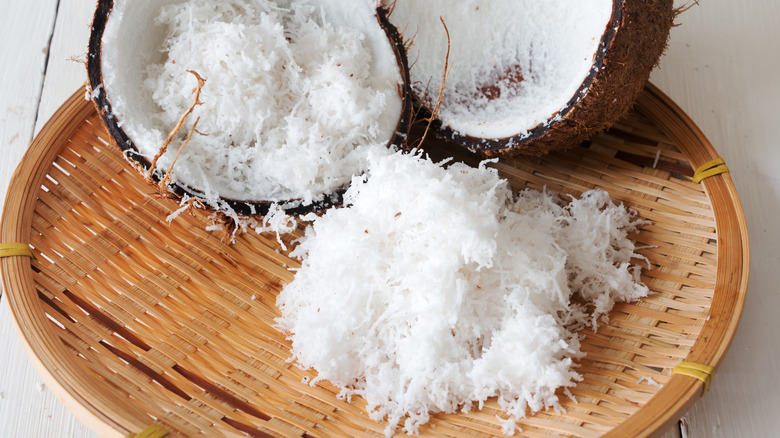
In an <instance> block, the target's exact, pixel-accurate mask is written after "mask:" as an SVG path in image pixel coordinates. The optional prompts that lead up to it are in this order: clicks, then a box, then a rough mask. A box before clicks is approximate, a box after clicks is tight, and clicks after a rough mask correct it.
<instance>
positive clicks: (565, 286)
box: [277, 153, 648, 435]
mask: <svg viewBox="0 0 780 438" xmlns="http://www.w3.org/2000/svg"><path fill="white" fill-rule="evenodd" d="M442 164H443V163H438V164H437V163H433V162H431V161H430V160H428V159H424V158H422V157H420V156H419V155H408V154H406V155H405V154H400V153H395V154H387V153H385V154H376V155H372V156H371V157H370V167H369V169H370V170H369V172H368V177H367V178H364V177H355V178H354V179H353V181H352V185H351V186H350V189H349V190H348V192H347V194H346V199H345V205H347V207H344V208H338V209H331V210H329V211H328V212H327V213H326V214H325V215H324V216H322V217H321V218H318V219H316V221H315V222H314V223H313V224H312V225H311V226H310V227H309V228H308V229H307V230H306V234H305V236H304V237H303V238H301V240H300V243H299V246H298V247H297V248H296V249H295V250H294V252H293V255H295V256H298V257H301V258H302V259H303V261H302V267H301V268H300V270H298V271H297V273H296V275H295V279H294V280H293V281H292V282H291V283H289V284H288V285H286V286H285V287H284V289H283V291H282V292H281V293H280V295H279V297H278V301H277V305H278V306H279V308H280V309H281V313H282V316H281V318H279V319H278V321H277V322H278V326H279V328H280V329H281V330H285V331H288V333H289V337H290V339H291V340H292V343H293V355H294V360H296V361H297V363H298V364H299V365H300V366H301V367H303V368H305V369H309V368H313V369H315V370H316V371H317V372H318V376H317V379H316V380H319V379H327V380H329V381H331V382H333V383H334V384H336V385H337V386H339V387H341V388H342V394H341V395H342V396H346V397H350V396H351V395H360V396H362V397H363V398H365V400H366V402H367V404H368V410H369V413H370V416H371V418H372V419H374V420H377V421H380V420H383V419H385V420H387V422H388V427H387V429H386V433H387V434H388V435H390V434H392V433H393V431H394V430H395V429H396V428H397V427H398V426H399V424H401V423H402V422H403V425H404V429H405V431H406V432H407V433H415V432H416V431H417V428H418V426H419V425H421V424H424V423H426V422H427V421H428V420H429V416H430V414H431V413H435V412H453V411H455V410H458V409H462V410H463V411H468V410H469V409H471V408H472V407H473V406H474V405H476V406H477V407H480V408H481V406H482V404H483V402H484V401H485V400H486V399H487V398H488V397H493V396H497V397H498V403H499V404H500V406H501V407H502V408H503V409H504V410H505V411H506V413H507V414H508V416H509V417H510V420H508V421H506V422H505V423H504V431H505V432H506V433H507V434H512V433H513V431H514V429H515V427H516V426H515V423H514V419H518V418H521V417H524V416H525V415H526V410H527V409H530V411H531V412H536V411H539V410H541V409H545V408H549V407H552V408H558V407H559V404H558V397H557V396H556V394H555V391H556V390H557V389H559V388H567V387H570V386H573V385H575V383H576V382H577V381H578V380H579V379H580V376H579V375H578V374H577V372H576V371H575V366H574V363H573V360H574V359H576V358H579V357H582V356H583V353H582V352H581V350H580V344H579V340H578V336H577V334H576V333H575V330H577V329H581V328H583V327H593V328H594V329H595V328H596V327H595V322H596V320H597V319H599V318H600V317H601V316H605V314H606V312H608V311H609V310H610V309H611V308H612V306H613V304H614V303H615V302H616V301H625V300H635V299H638V298H640V297H642V296H645V295H646V294H647V293H648V289H647V288H646V287H645V286H644V285H642V284H640V283H639V268H638V267H635V266H632V265H631V264H630V260H631V258H632V257H637V255H636V254H635V253H634V244H633V243H632V242H631V241H630V240H629V239H628V238H627V233H628V232H632V231H635V230H636V228H637V226H638V225H639V224H640V223H641V221H640V220H638V219H637V217H636V216H635V213H633V212H631V211H628V210H627V209H626V208H624V207H623V206H622V205H621V206H618V205H615V204H613V203H612V201H611V200H610V198H609V196H608V195H607V194H606V193H605V192H603V191H590V192H587V193H585V194H583V196H582V197H581V198H580V199H571V200H570V202H569V203H568V204H567V203H565V202H562V201H561V200H560V199H559V198H558V197H556V196H555V195H553V194H550V193H544V192H538V191H534V190H525V191H522V192H520V193H519V195H517V196H513V194H512V192H511V189H510V188H509V186H508V184H507V182H506V181H505V180H502V179H501V178H499V177H498V175H497V173H496V171H495V170H493V169H490V168H488V167H485V166H480V167H479V168H472V167H469V166H466V165H464V164H459V163H456V164H452V165H450V166H449V167H448V168H445V167H444V166H443V165H442ZM575 296H577V297H578V298H577V299H576V300H574V301H573V300H572V298H574V297H575Z"/></svg>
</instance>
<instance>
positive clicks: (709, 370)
mask: <svg viewBox="0 0 780 438" xmlns="http://www.w3.org/2000/svg"><path fill="white" fill-rule="evenodd" d="M675 374H682V375H685V376H690V377H693V378H695V379H699V380H701V381H702V382H704V387H702V389H701V396H702V397H704V394H706V393H707V391H709V390H710V386H712V376H714V375H715V368H713V367H711V366H709V365H704V364H700V363H696V362H685V361H683V362H680V363H679V364H677V366H676V367H674V369H673V370H672V375H675Z"/></svg>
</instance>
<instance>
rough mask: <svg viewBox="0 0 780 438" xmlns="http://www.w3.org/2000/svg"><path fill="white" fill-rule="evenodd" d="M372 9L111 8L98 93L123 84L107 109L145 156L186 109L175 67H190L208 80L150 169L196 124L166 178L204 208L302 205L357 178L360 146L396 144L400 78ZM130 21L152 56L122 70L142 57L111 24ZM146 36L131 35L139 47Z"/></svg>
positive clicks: (369, 3) (197, 3)
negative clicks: (198, 197) (246, 203)
mask: <svg viewBox="0 0 780 438" xmlns="http://www.w3.org/2000/svg"><path fill="white" fill-rule="evenodd" d="M171 3H172V4H171ZM376 7H377V2H376V0H359V1H355V0H349V1H347V0H341V1H336V0H329V1H322V0H227V1H221V2H215V1H213V0H187V1H184V2H170V1H166V2H162V3H158V2H157V0H155V1H154V2H150V1H148V0H147V1H144V2H138V3H137V4H136V1H132V2H131V1H117V2H115V5H114V10H112V13H111V17H112V19H111V20H109V27H108V28H107V30H106V36H105V37H104V47H108V46H111V47H114V48H115V49H113V50H110V51H107V53H106V54H105V56H104V61H103V62H104V79H105V81H106V84H107V88H106V89H107V90H118V89H119V90H122V93H118V94H117V95H114V96H110V97H111V99H112V103H113V108H114V111H115V113H116V114H117V115H119V117H121V120H122V124H123V126H122V127H123V129H124V130H125V131H126V132H127V133H128V135H129V136H130V138H131V139H133V141H134V143H135V144H136V146H137V147H138V148H139V149H140V152H141V153H142V154H143V155H144V156H146V157H147V158H151V157H153V156H154V155H155V154H156V153H157V152H158V150H159V148H160V146H161V145H162V144H163V142H164V141H165V138H166V136H167V135H168V133H169V131H170V130H171V129H172V128H173V127H174V126H176V124H177V122H178V120H179V118H180V117H181V115H182V113H184V111H185V110H186V109H187V108H188V107H189V106H190V105H191V103H192V101H193V95H192V90H193V88H195V87H196V80H195V77H194V75H192V74H190V73H187V71H188V70H192V71H195V72H197V73H198V74H199V75H200V76H202V77H203V78H205V79H206V83H205V86H204V87H203V90H202V94H201V96H200V100H201V101H202V102H204V104H203V105H200V106H197V107H196V108H195V111H194V112H193V114H192V115H191V116H190V117H189V118H188V119H187V122H186V124H185V126H184V127H183V128H182V129H181V131H180V133H179V137H178V140H177V141H176V142H174V143H173V145H172V146H171V147H170V148H169V150H168V152H167V153H166V154H165V155H164V156H163V157H162V158H161V159H160V161H159V163H158V164H159V168H160V170H165V169H167V168H168V167H169V166H170V164H171V162H172V160H173V158H174V156H175V154H176V150H177V148H178V146H179V145H180V144H181V143H182V140H183V139H184V137H185V136H186V134H187V132H189V130H190V128H191V127H192V124H193V123H194V122H195V120H196V119H197V118H200V121H199V123H198V125H197V130H198V131H199V132H200V133H203V134H206V135H197V134H196V135H195V136H194V137H193V139H192V140H191V141H190V142H189V143H188V144H187V146H186V148H184V150H183V152H182V154H181V156H180V157H179V159H178V160H177V161H176V164H175V166H174V171H173V177H174V180H175V181H179V182H182V183H184V184H185V185H187V186H190V187H192V188H196V189H197V190H199V191H201V192H203V193H204V194H205V198H206V199H205V201H207V203H209V204H214V205H212V206H213V207H220V205H217V204H218V203H219V202H218V201H219V200H218V198H219V197H224V198H231V199H236V200H268V201H282V200H289V199H302V200H303V204H310V203H311V202H314V201H317V200H319V199H321V197H322V195H323V193H326V192H329V191H332V190H334V189H336V188H337V187H339V186H340V185H342V184H344V183H346V182H348V181H349V180H350V178H351V177H352V176H353V175H356V174H360V173H361V172H362V171H363V170H364V169H365V166H366V153H367V151H368V150H371V149H374V148H387V147H388V143H389V142H390V140H391V139H392V138H393V137H394V134H395V129H396V127H397V124H398V121H399V118H400V115H401V106H402V103H401V98H400V96H399V95H398V89H399V88H398V84H399V83H400V82H401V81H402V78H401V73H400V69H399V67H398V64H397V61H396V57H395V54H394V52H393V49H392V47H391V45H390V42H389V40H388V38H387V35H386V34H385V32H384V30H383V29H382V28H381V27H380V26H379V24H378V22H377V17H376ZM144 11H156V12H155V13H154V16H153V17H146V16H143V14H147V15H148V12H144ZM145 19H149V20H152V19H154V25H155V26H150V24H151V23H143V21H144V20H145ZM140 23H143V24H140ZM132 26H138V27H139V28H143V29H148V31H147V32H148V33H154V32H158V33H163V34H162V35H160V37H159V38H158V39H159V42H158V43H157V44H162V46H161V47H160V46H158V47H156V48H155V49H156V50H160V51H162V53H160V55H159V56H157V58H158V59H157V61H156V62H147V63H146V64H151V65H149V67H148V68H147V69H146V70H145V71H144V72H142V73H141V74H140V75H139V74H138V73H135V72H133V71H132V69H133V68H134V67H133V66H136V65H139V64H144V63H143V61H144V60H145V59H146V57H148V56H150V55H148V54H147V53H144V52H143V50H141V49H136V48H135V47H133V46H132V45H133V44H135V43H134V42H132V41H129V42H128V41H121V39H122V38H126V36H125V35H128V33H127V32H123V31H122V28H123V27H132ZM152 39H153V38H152V37H149V36H146V35H141V36H140V37H139V41H140V42H139V43H138V46H139V47H140V48H146V46H149V45H151V44H152V41H151V40H152ZM147 40H150V41H147ZM122 69H129V70H131V71H129V72H124V71H122ZM139 76H140V78H139ZM136 83H137V85H138V86H137V87H135V86H134V84H136ZM149 103H153V104H152V105H149Z"/></svg>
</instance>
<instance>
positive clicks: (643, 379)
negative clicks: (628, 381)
mask: <svg viewBox="0 0 780 438" xmlns="http://www.w3.org/2000/svg"><path fill="white" fill-rule="evenodd" d="M642 382H647V384H648V385H651V386H655V387H656V388H663V387H664V385H661V384H660V383H658V382H656V381H655V380H653V378H652V377H649V376H642V377H640V378H639V380H637V382H636V383H642Z"/></svg>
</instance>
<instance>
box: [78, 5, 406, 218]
mask: <svg viewBox="0 0 780 438" xmlns="http://www.w3.org/2000/svg"><path fill="white" fill-rule="evenodd" d="M113 6H114V1H113V0H98V3H97V8H96V10H95V15H94V17H93V19H92V32H91V34H90V38H89V47H88V54H87V76H88V80H89V85H90V87H91V88H92V89H93V90H94V89H97V88H98V87H99V86H101V85H103V71H102V49H103V48H102V45H103V32H104V31H105V29H106V24H107V23H108V20H109V18H110V15H111V10H112V8H113ZM377 21H378V23H379V25H380V26H381V28H382V29H383V30H384V31H385V34H386V35H387V37H388V40H389V41H390V45H391V47H392V49H393V52H394V54H395V57H396V61H397V64H398V66H399V68H400V70H401V80H402V84H399V87H398V95H399V96H400V97H401V99H402V111H401V116H400V118H399V120H398V124H397V126H396V129H395V134H394V136H393V138H391V139H390V141H389V142H388V147H396V148H399V149H405V148H406V139H407V138H408V134H409V128H410V126H411V120H412V102H411V95H412V92H411V80H410V78H409V64H408V61H407V57H406V49H405V47H404V41H403V39H402V38H401V35H400V33H399V32H398V30H397V29H396V28H395V26H394V25H393V24H391V23H390V21H389V20H388V19H387V11H386V10H385V9H384V8H382V7H378V8H377ZM109 94H110V91H109V90H106V89H105V87H103V92H102V93H100V94H99V95H98V96H93V97H92V100H93V102H94V103H95V107H96V108H97V111H98V113H99V114H100V116H101V119H102V121H103V124H104V126H105V127H106V129H107V131H108V133H109V137H110V140H111V142H112V143H114V145H116V146H117V147H119V148H120V149H121V150H122V152H123V154H124V156H125V158H127V160H128V161H129V162H130V163H131V164H132V165H133V167H135V168H136V170H138V172H139V173H141V174H142V176H143V177H145V178H146V177H147V176H148V177H149V179H150V180H151V181H150V182H151V183H152V184H154V185H155V186H157V187H158V188H159V187H163V190H164V191H166V193H161V194H162V195H165V196H167V197H171V198H173V199H177V200H180V201H181V200H182V199H188V200H190V201H189V204H190V205H194V204H198V205H201V206H203V205H206V203H205V202H203V201H204V200H205V196H202V193H201V192H199V191H198V190H196V189H194V188H192V187H188V186H186V185H184V184H182V183H178V182H174V183H169V182H168V181H166V179H167V180H169V179H170V174H169V173H165V174H164V175H162V176H161V175H160V174H159V172H154V167H155V165H154V164H153V163H152V162H151V161H150V160H149V159H148V158H146V157H144V156H143V155H141V153H140V152H139V149H138V147H137V146H136V145H135V143H134V142H133V139H132V138H130V137H129V136H128V135H127V133H126V132H125V131H124V130H123V129H122V128H121V122H120V121H119V120H118V119H117V117H115V115H114V114H113V110H112V105H111V101H110V98H109ZM197 99H198V98H197V96H196V97H195V101H196V102H197V101H198V100H197ZM187 115H189V111H188V112H186V113H185V115H184V116H182V119H184V118H186V116H187ZM180 127H181V126H178V127H175V128H174V131H175V132H178V131H179V128H180ZM175 132H174V133H175ZM165 176H168V178H165ZM346 190H347V185H346V184H345V185H344V186H342V187H339V188H338V189H336V190H334V191H332V192H330V193H326V194H325V195H324V197H323V198H322V199H321V200H319V201H317V202H314V203H311V204H307V205H301V203H300V200H299V199H289V200H285V201H284V202H279V203H278V204H279V205H280V206H281V207H282V209H283V210H284V212H285V213H286V214H288V215H291V216H299V215H304V214H307V213H312V212H321V211H324V210H326V209H328V208H330V207H333V206H337V205H341V204H342V203H343V196H344V193H345V192H346ZM193 199H194V200H197V202H194V201H193ZM221 200H222V201H224V203H225V204H226V205H227V206H229V207H230V208H231V209H232V210H233V211H234V212H235V213H238V214H240V215H242V216H248V217H256V216H265V215H266V214H267V213H268V211H269V209H270V208H271V206H272V205H274V204H275V202H271V201H267V200H249V199H231V198H225V197H222V198H221Z"/></svg>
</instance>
